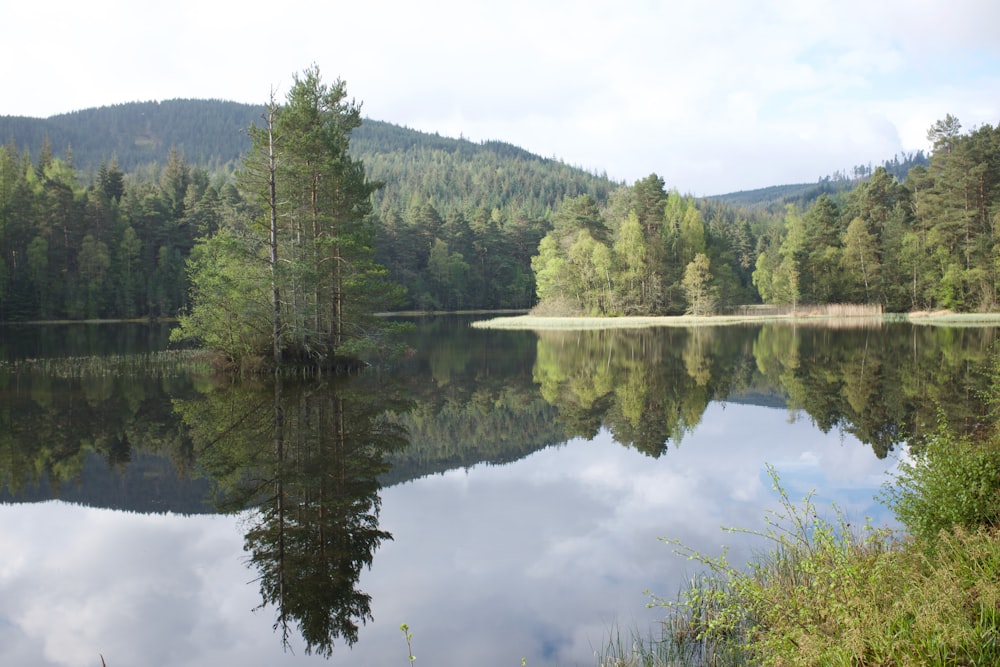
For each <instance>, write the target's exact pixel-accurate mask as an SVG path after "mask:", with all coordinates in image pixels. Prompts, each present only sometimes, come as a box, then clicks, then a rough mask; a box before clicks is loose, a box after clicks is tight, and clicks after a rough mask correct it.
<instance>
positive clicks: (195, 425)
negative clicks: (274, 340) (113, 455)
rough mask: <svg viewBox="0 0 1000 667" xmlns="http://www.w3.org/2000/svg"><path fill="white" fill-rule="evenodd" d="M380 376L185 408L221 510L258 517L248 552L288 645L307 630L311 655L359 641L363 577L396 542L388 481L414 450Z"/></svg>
mask: <svg viewBox="0 0 1000 667" xmlns="http://www.w3.org/2000/svg"><path fill="white" fill-rule="evenodd" d="M373 379H374V378H369V379H367V380H365V379H357V378H335V379H331V380H327V381H325V382H319V383H310V384H304V383H290V382H287V381H283V380H281V379H277V380H275V381H273V382H271V383H269V384H252V383H250V384H248V383H240V384H232V385H227V386H223V387H215V388H212V389H211V390H208V391H206V393H205V394H204V395H203V396H201V397H199V398H198V399H194V400H183V401H176V402H175V409H176V410H177V411H178V412H179V413H180V414H181V415H182V417H183V420H184V422H185V423H186V424H187V425H188V427H189V429H190V432H191V435H192V438H193V442H194V445H195V448H196V451H197V452H198V454H199V460H200V462H201V464H202V466H203V467H204V468H205V469H206V470H207V471H208V472H209V474H210V475H211V476H212V477H213V478H214V480H215V481H216V483H217V484H218V488H219V499H218V504H219V507H220V509H222V510H224V511H230V512H235V511H242V510H249V511H248V512H247V519H248V525H249V528H248V529H247V532H246V535H245V538H244V550H245V551H246V552H247V553H248V554H249V563H250V565H251V566H252V567H253V568H254V569H255V570H256V571H257V573H258V581H259V583H260V592H261V596H262V603H261V606H262V607H264V606H268V605H270V606H272V607H273V608H274V609H275V613H276V618H275V624H274V627H275V630H276V631H278V632H280V634H281V638H282V642H283V643H284V644H285V646H286V647H287V646H289V645H290V643H291V636H292V632H293V628H294V627H295V626H297V628H298V631H299V632H300V633H301V635H302V638H303V640H304V642H305V647H306V648H305V651H306V653H313V652H315V653H317V654H320V655H323V656H326V657H329V656H330V655H331V654H332V652H333V646H334V642H335V641H336V640H341V641H343V642H345V643H346V644H348V645H352V644H354V643H355V642H356V641H357V639H358V628H359V623H361V624H363V623H365V622H366V621H368V620H370V619H371V598H370V596H369V595H368V594H366V593H364V592H363V591H361V590H359V589H358V581H359V578H360V575H361V571H362V569H364V568H365V567H370V566H371V563H372V559H373V557H374V553H375V550H376V549H377V548H378V547H379V545H380V544H381V543H382V541H383V540H386V539H391V535H390V534H389V533H387V532H385V531H383V530H380V529H379V526H378V514H379V507H380V499H379V496H378V491H379V488H380V486H379V481H378V477H379V475H381V474H383V473H385V472H386V471H388V469H389V464H388V463H387V462H386V456H387V454H388V453H390V452H392V451H395V450H399V449H402V448H403V447H405V446H406V444H407V435H406V432H405V430H404V429H403V428H402V427H400V426H399V425H398V424H397V423H395V422H393V421H392V420H390V419H388V418H387V416H386V415H387V412H388V411H394V412H397V413H398V412H402V411H404V410H405V409H406V405H405V404H404V403H403V402H402V401H401V400H399V399H398V398H397V397H396V396H395V395H394V392H392V391H390V390H389V389H388V388H387V387H385V386H382V387H378V388H376V387H374V386H373V385H372V384H371V381H372V380H373Z"/></svg>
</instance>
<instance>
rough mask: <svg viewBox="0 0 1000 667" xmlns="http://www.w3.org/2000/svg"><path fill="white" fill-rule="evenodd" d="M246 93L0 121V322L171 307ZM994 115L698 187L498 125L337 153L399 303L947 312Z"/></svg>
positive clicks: (239, 129)
mask: <svg viewBox="0 0 1000 667" xmlns="http://www.w3.org/2000/svg"><path fill="white" fill-rule="evenodd" d="M261 111H262V107H255V106H253V105H240V104H235V103H228V102H218V101H202V102H199V101H192V100H175V101H172V102H169V103H168V102H163V103H136V104H128V105H118V106H115V107H104V108H102V109H97V110H88V111H81V112H75V113H73V114H65V115H62V116H55V117H53V118H50V119H46V120H44V121H42V120H37V119H21V118H10V117H4V118H0V132H3V133H6V134H7V135H8V137H9V141H8V142H7V144H6V145H5V146H4V147H3V148H2V149H0V321H23V320H38V319H63V318H65V319H84V318H130V317H173V316H175V315H177V314H178V313H179V312H183V311H185V310H186V309H187V308H188V307H189V303H188V300H189V298H190V289H191V286H190V281H189V274H188V271H187V266H186V265H187V262H188V259H189V256H190V253H191V250H192V248H194V247H195V244H196V241H197V240H198V239H201V238H205V237H207V236H209V235H211V234H213V233H214V232H215V231H216V230H217V229H219V228H220V226H224V225H225V224H226V223H227V221H232V220H241V219H242V220H247V219H250V218H252V217H253V210H254V206H255V205H256V204H253V205H252V204H251V203H250V201H248V200H247V199H245V196H246V195H245V193H241V192H240V191H239V190H238V189H237V187H236V185H235V179H234V178H233V170H234V169H235V168H236V166H237V165H238V164H239V162H240V156H245V154H246V150H247V147H248V146H249V136H248V132H247V131H246V130H247V127H248V126H249V125H250V123H251V122H256V123H258V124H259V123H260V118H259V116H260V113H261ZM98 128H103V129H100V130H99V129H98ZM997 134H998V132H997V130H996V129H995V128H993V127H990V126H984V127H982V128H978V129H975V130H974V131H972V132H970V133H967V134H962V133H961V126H960V124H959V123H958V121H957V120H956V119H954V118H952V117H950V116H949V117H948V118H947V119H945V120H943V121H940V122H939V123H938V124H937V125H935V127H934V128H931V131H930V132H929V135H928V137H929V139H930V140H931V142H932V143H933V146H934V147H933V151H932V154H931V156H930V158H929V159H928V158H926V157H925V156H924V155H923V154H922V153H916V154H912V155H903V156H902V158H900V157H899V156H897V157H894V158H893V159H892V160H890V161H887V162H886V163H885V164H883V165H882V166H880V167H876V168H874V169H872V168H870V167H856V168H855V170H854V174H853V176H852V177H850V178H849V177H848V176H846V175H836V176H835V177H827V178H825V179H820V181H819V183H817V184H813V185H809V186H801V187H799V186H778V187H776V188H772V189H768V191H767V192H757V193H756V194H753V195H752V196H751V194H752V193H736V194H734V195H732V196H727V197H716V198H710V199H696V198H694V197H689V196H684V195H681V194H680V193H679V192H677V191H676V190H672V189H669V188H668V185H667V184H666V183H665V182H664V181H663V179H662V178H660V177H659V176H657V175H656V174H651V175H650V176H649V177H647V178H645V179H641V180H639V181H637V182H636V183H634V184H633V185H631V186H625V185H623V184H619V183H614V182H612V181H610V180H609V179H607V178H606V177H605V176H603V175H597V174H592V173H588V172H586V171H583V170H580V169H576V168H573V167H570V166H568V165H565V164H563V163H561V162H559V161H557V160H552V159H544V158H540V157H538V156H534V155H532V154H530V153H528V152H526V151H524V150H522V149H519V148H517V147H515V146H512V145H509V144H505V143H502V142H495V141H491V142H482V143H474V142H470V141H466V140H464V139H450V138H445V137H440V136H437V135H430V134H426V133H422V132H417V131H414V130H410V129H406V128H400V127H397V126H393V125H390V124H388V123H381V122H378V121H372V120H366V121H364V122H363V123H362V124H361V126H360V127H358V128H357V129H356V130H355V131H354V132H353V133H352V134H351V144H350V154H351V156H352V158H353V159H355V160H359V161H361V162H362V163H363V164H364V167H365V170H366V174H367V177H368V178H369V179H370V180H371V181H372V182H377V183H381V184H382V187H381V188H380V189H379V190H377V191H376V192H375V194H374V195H373V202H372V204H373V206H372V213H371V214H370V215H369V216H368V219H367V221H366V224H367V225H368V226H369V228H370V229H371V234H372V239H373V243H374V262H375V263H376V264H378V265H381V266H384V267H386V268H387V269H388V276H387V277H388V279H390V280H391V281H394V282H395V283H398V284H400V285H402V286H403V287H404V288H405V290H406V293H405V297H404V299H403V301H402V303H400V304H399V306H400V307H403V308H419V309H444V310H455V309H473V308H487V309H499V308H518V309H524V308H530V307H533V306H535V305H536V304H537V302H538V300H539V299H541V300H542V301H543V303H544V305H545V306H547V307H548V309H549V312H586V313H615V314H621V313H625V314H628V313H657V314H675V313H682V312H690V313H698V314H703V313H710V312H716V311H718V310H720V309H722V308H724V307H726V306H732V305H737V304H746V303H760V302H764V303H774V304H790V305H793V306H797V305H799V304H811V303H838V302H856V303H871V304H880V305H882V306H883V307H884V308H886V309H888V310H896V311H904V310H911V309H938V308H949V309H953V310H959V311H962V310H989V309H992V308H993V307H994V306H995V304H996V292H997V281H998V279H1000V276H998V275H997V270H996V268H995V264H996V262H994V261H993V257H994V255H995V254H996V253H997V252H998V248H997V245H996V242H995V232H994V225H995V223H996V216H997V204H996V199H997V183H998V182H1000V167H998V165H1000V141H998V139H997ZM88 137H89V138H88ZM101 137H103V139H101ZM97 142H100V144H98V143H97ZM167 142H170V144H169V146H168V145H166V144H167ZM101 146H103V152H101V148H100V147H101ZM56 147H58V148H56ZM163 155H165V156H166V157H160V156H163ZM234 156H235V157H234ZM907 170H908V171H907ZM904 172H907V174H908V175H907V176H906V177H905V178H901V177H900V176H899V175H901V174H903V173H904ZM894 174H895V175H894ZM788 188H791V189H790V190H789V189H788Z"/></svg>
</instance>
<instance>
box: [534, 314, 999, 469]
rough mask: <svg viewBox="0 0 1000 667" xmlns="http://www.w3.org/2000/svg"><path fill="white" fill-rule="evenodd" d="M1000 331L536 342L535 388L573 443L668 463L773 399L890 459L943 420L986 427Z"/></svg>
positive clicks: (844, 331) (711, 332)
mask: <svg viewBox="0 0 1000 667" xmlns="http://www.w3.org/2000/svg"><path fill="white" fill-rule="evenodd" d="M994 337H995V330H993V329H989V328H969V329H943V328H937V327H923V328H922V327H914V326H911V325H905V324H901V325H887V326H881V327H874V328H873V327H857V328H830V327H824V326H795V325H792V324H785V323H782V324H767V325H763V326H753V327H750V326H747V327H742V326H731V327H711V328H710V327H703V328H690V329H683V328H676V329H674V328H666V329H645V330H605V331H573V332H565V331H549V332H541V333H539V334H538V350H537V354H536V360H535V367H534V379H535V382H536V383H537V384H538V385H539V391H540V393H541V395H542V396H543V397H544V398H545V399H546V400H547V401H548V402H549V403H551V404H552V405H554V406H556V407H557V408H558V410H559V415H560V420H561V422H562V423H563V425H564V426H565V429H566V435H567V437H584V438H592V437H593V436H594V435H596V434H597V432H598V430H599V429H601V428H607V429H608V430H609V431H610V432H611V433H612V435H613V436H614V437H615V439H616V440H617V441H618V442H620V443H622V444H624V445H626V446H630V447H635V448H636V449H637V450H639V451H642V452H644V453H646V454H648V455H650V456H654V457H658V456H661V455H662V454H664V453H665V452H666V451H667V449H668V447H669V443H670V442H671V441H673V442H674V443H675V445H676V444H677V443H679V442H680V441H681V439H682V437H683V436H684V434H685V433H687V432H689V431H690V430H692V429H693V428H694V427H696V426H697V425H698V424H699V423H700V421H701V419H702V415H703V414H704V411H705V409H706V407H707V406H708V404H709V403H710V402H711V401H741V400H748V399H745V398H744V397H746V396H757V397H758V399H757V400H759V397H761V396H770V397H772V400H771V402H779V401H780V402H783V403H784V404H785V405H786V406H787V407H788V409H789V410H791V411H792V415H793V417H794V416H796V415H798V414H800V413H802V412H804V413H805V414H807V415H808V416H809V418H810V419H812V421H813V422H814V423H815V424H816V426H817V427H818V428H820V429H821V430H822V431H824V432H829V431H830V430H831V429H841V430H843V431H844V432H846V433H851V434H853V435H855V436H856V437H857V438H858V439H859V440H860V441H861V442H863V443H865V444H868V445H870V446H871V447H872V449H873V451H874V452H875V454H876V455H877V456H879V457H884V456H886V455H887V454H888V452H890V451H891V450H892V449H893V448H894V447H896V446H897V445H899V444H900V443H902V442H904V441H906V442H910V443H911V444H916V445H919V443H920V442H921V441H922V439H923V437H924V436H925V435H926V434H928V433H930V432H931V431H932V430H933V428H934V427H935V425H936V424H937V423H938V421H939V414H943V415H944V417H945V418H946V420H947V422H948V423H949V424H951V425H953V427H955V428H956V429H957V430H958V431H959V432H969V431H971V430H974V429H975V428H977V427H978V426H979V425H980V424H981V423H982V422H983V419H984V415H985V406H984V404H983V396H984V391H985V389H986V386H987V383H988V376H987V371H988V369H989V367H990V358H991V354H992V351H991V347H992V344H993V340H994Z"/></svg>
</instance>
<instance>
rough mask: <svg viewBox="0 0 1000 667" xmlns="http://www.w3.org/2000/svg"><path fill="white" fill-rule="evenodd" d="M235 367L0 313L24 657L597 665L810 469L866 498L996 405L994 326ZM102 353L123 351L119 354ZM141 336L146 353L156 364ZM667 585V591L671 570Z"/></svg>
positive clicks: (11, 605)
mask: <svg viewBox="0 0 1000 667" xmlns="http://www.w3.org/2000/svg"><path fill="white" fill-rule="evenodd" d="M415 321H416V323H417V327H416V329H415V331H414V332H413V333H412V334H410V336H409V340H408V344H409V345H410V346H411V353H410V354H408V355H407V357H406V358H405V359H404V360H403V361H401V362H399V363H397V364H395V365H385V366H379V367H376V368H374V369H373V370H371V371H370V372H367V373H365V374H363V375H361V376H357V377H350V378H322V379H320V380H317V381H309V382H294V381H291V380H283V381H281V382H277V383H276V382H273V381H269V382H267V381H254V380H243V381H223V380H219V379H213V378H211V377H209V376H207V375H203V374H198V373H192V372H190V371H189V369H187V368H186V367H185V366H183V365H182V364H179V363H177V362H176V359H175V358H174V357H171V356H169V355H168V356H158V355H152V356H151V357H149V356H146V353H148V352H156V351H158V350H162V349H163V348H165V347H166V346H167V343H166V340H167V333H168V329H167V328H166V327H160V326H157V327H144V326H140V325H66V326H46V327H6V328H0V395H2V403H0V664H5V665H7V664H9V665H100V664H101V656H103V658H104V660H106V662H107V665H108V667H118V666H120V665H139V664H141V665H171V666H177V665H183V666H196V665H197V666H201V665H204V666H208V665H212V666H218V665H239V666H257V665H260V666H263V665H269V666H270V665H274V664H300V663H302V664H306V663H315V664H326V663H329V664H335V665H345V666H353V665H385V664H400V665H401V664H406V663H407V662H408V659H407V658H408V655H409V653H408V648H407V643H406V637H405V636H404V635H403V633H402V632H401V631H400V625H401V624H403V623H406V624H407V625H408V626H409V628H410V631H411V632H412V651H413V654H414V655H415V656H416V660H417V661H416V664H418V665H422V664H426V665H431V664H434V665H468V664H475V665H485V666H487V667H489V666H493V665H496V666H498V667H499V666H512V665H519V664H521V660H522V658H524V659H525V660H526V664H527V665H529V666H536V665H537V666H541V665H593V664H596V658H595V652H598V651H600V650H601V648H602V646H603V645H604V642H605V641H606V640H607V638H608V636H609V634H610V633H612V632H621V633H622V634H623V635H625V636H628V635H630V634H631V633H633V632H639V633H642V634H645V633H647V632H649V631H650V630H652V629H655V627H656V623H657V620H658V619H659V618H662V616H663V613H664V612H663V610H662V609H657V608H652V609H648V608H647V603H648V602H649V601H650V600H651V598H650V595H649V594H650V593H652V594H656V595H659V596H662V597H666V598H673V597H674V596H675V594H676V592H677V591H678V589H679V588H680V587H681V586H682V585H683V583H684V581H685V580H687V579H688V578H689V577H690V576H691V575H692V574H693V573H695V572H696V567H695V564H694V563H692V562H689V561H687V560H685V559H683V558H681V557H679V556H677V555H675V554H674V553H673V547H672V546H671V545H669V544H666V543H665V542H664V541H662V540H661V539H659V538H669V539H676V540H680V541H681V542H682V543H684V544H686V545H688V546H690V547H693V548H695V549H698V550H701V551H703V552H705V553H707V554H710V555H718V554H719V553H721V550H722V548H723V545H725V546H726V547H727V548H728V549H729V552H728V553H729V559H730V561H731V562H734V563H741V562H745V561H746V560H748V559H750V558H751V557H752V556H753V554H754V553H755V552H756V551H757V550H759V549H760V548H761V547H762V546H764V544H763V542H762V540H761V539H760V538H757V537H754V536H753V535H748V534H744V533H739V532H737V533H732V532H726V531H724V530H722V528H723V527H738V528H748V529H763V528H764V521H763V519H764V516H765V513H766V512H767V511H769V510H774V509H776V508H778V507H779V503H778V494H777V493H776V491H775V490H774V488H773V486H772V480H771V477H770V475H769V472H768V469H769V467H770V468H773V469H774V470H775V472H776V474H777V475H778V477H779V478H780V481H781V484H782V486H783V487H784V488H785V489H786V490H787V491H788V493H789V495H790V496H791V497H792V499H794V500H798V499H799V498H801V497H803V496H804V495H806V494H808V493H811V492H814V493H815V502H816V503H817V505H818V506H819V507H820V508H823V509H829V508H831V506H832V504H833V503H836V506H837V507H838V508H840V511H841V512H843V513H844V514H845V515H846V516H847V517H848V518H849V519H850V520H851V521H852V522H857V524H858V525H860V524H862V523H863V522H864V521H865V520H866V518H870V519H871V521H872V522H873V523H875V524H876V525H884V524H890V525H891V522H892V517H891V515H890V514H889V513H888V511H887V510H886V509H885V508H883V507H882V506H881V505H880V504H879V503H878V502H877V501H876V500H875V495H876V494H877V493H878V490H879V488H880V486H881V485H882V484H883V483H884V482H885V481H886V479H887V474H889V473H891V472H892V470H893V469H894V468H895V466H896V465H897V462H898V460H899V457H901V456H905V452H906V449H907V446H908V443H914V444H916V443H919V441H920V439H921V438H922V437H924V436H925V435H926V434H928V433H930V432H931V431H933V430H934V428H936V424H937V422H938V419H939V415H943V416H944V418H946V419H947V421H948V422H949V424H951V425H952V426H953V427H954V428H958V429H960V430H966V431H971V430H974V429H975V428H976V427H977V424H978V423H979V421H980V418H981V416H982V415H983V414H984V413H985V410H986V407H985V406H984V404H983V397H982V393H981V392H983V391H984V390H985V389H986V388H987V387H988V385H989V382H990V375H989V371H990V369H991V368H992V366H993V358H992V345H993V343H994V341H995V338H996V330H995V329H994V328H988V327H984V328H945V327H926V326H924V327H921V326H914V325H910V324H902V323H900V324H883V325H881V326H869V327H857V328H830V327H822V326H815V325H811V326H793V325H790V324H769V325H763V326H761V325H757V326H728V327H712V328H708V327H706V328H693V329H656V330H652V329H647V330H635V331H629V330H615V331H587V332H543V333H533V332H523V331H520V332H519V331H505V332H500V331H488V330H478V329H472V328H470V327H469V326H468V325H469V322H470V319H469V318H467V317H457V316H456V317H429V318H420V319H417V320H415ZM87 355H100V356H101V358H100V359H94V358H92V357H90V358H85V357H87ZM137 360H138V361H137ZM647 591H648V592H647Z"/></svg>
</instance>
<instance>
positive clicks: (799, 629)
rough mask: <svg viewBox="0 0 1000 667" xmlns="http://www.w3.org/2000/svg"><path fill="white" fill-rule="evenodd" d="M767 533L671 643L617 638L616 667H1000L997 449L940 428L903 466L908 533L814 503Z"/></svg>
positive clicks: (695, 601) (697, 585) (672, 624)
mask: <svg viewBox="0 0 1000 667" xmlns="http://www.w3.org/2000/svg"><path fill="white" fill-rule="evenodd" d="M771 476H772V479H773V480H774V482H775V489H776V490H777V491H778V493H779V495H780V498H781V507H782V509H781V510H780V511H778V512H777V513H775V514H774V515H769V516H768V517H767V520H766V522H765V523H766V528H765V529H764V530H763V531H749V532H754V533H756V534H758V535H762V536H764V537H765V538H767V539H768V540H769V541H770V544H771V548H770V550H769V551H768V552H767V553H765V554H763V555H761V556H760V557H759V558H758V559H756V560H755V561H754V562H751V563H749V564H747V565H745V566H740V567H736V566H733V565H731V564H729V563H728V562H727V561H726V559H725V556H711V555H705V554H701V553H696V552H693V551H691V550H690V549H687V548H685V547H684V546H683V545H677V544H676V543H672V544H674V546H675V550H676V552H677V553H678V554H680V555H682V556H685V557H687V558H689V559H692V560H693V561H695V562H697V563H699V564H700V565H701V570H700V572H699V574H697V575H696V576H695V577H694V578H693V579H692V580H691V583H690V585H689V586H687V587H686V588H684V589H683V590H681V591H680V593H679V594H678V596H677V598H676V599H673V600H664V599H656V600H654V604H656V605H659V606H662V607H663V608H664V612H665V615H664V621H663V624H662V629H661V634H660V635H659V636H657V637H648V638H644V639H643V638H636V637H632V638H631V640H630V641H622V639H621V637H620V635H619V634H617V633H616V636H614V637H612V639H611V640H610V641H608V643H607V646H606V649H605V651H604V654H603V655H602V656H600V660H599V662H600V664H601V665H602V666H604V665H607V666H611V665H621V666H624V665H647V666H653V665H662V666H666V665H675V666H676V665H704V666H709V665H711V666H718V665H774V666H786V665H789V666H792V665H851V666H857V667H865V666H868V665H871V666H875V665H879V666H882V665H886V666H900V667H903V666H909V665H914V666H916V665H931V666H941V667H944V666H946V665H997V664H1000V438H998V437H997V436H996V435H995V433H991V434H990V435H989V436H987V437H984V438H980V439H978V440H975V441H974V440H971V439H961V438H957V437H955V436H952V435H950V434H949V433H948V431H947V428H945V427H942V428H941V429H939V432H938V434H937V436H936V437H935V438H933V439H932V440H931V442H930V443H929V444H928V445H927V447H926V449H924V450H922V451H921V452H919V453H917V454H916V455H915V456H914V458H913V459H912V461H906V462H903V464H902V465H901V472H900V473H899V476H898V477H897V478H896V479H894V480H893V481H892V482H891V483H889V484H887V485H886V487H885V490H884V493H883V497H882V499H883V500H884V501H885V502H886V503H887V504H888V505H889V506H890V507H891V508H892V509H893V510H894V512H895V513H896V515H897V518H899V520H900V522H901V523H902V525H903V526H904V527H905V531H901V532H890V531H888V530H886V529H875V528H872V527H871V526H864V527H862V528H858V527H856V526H852V525H851V524H850V523H848V522H847V521H846V520H845V519H844V518H843V517H842V516H840V515H839V513H837V512H834V514H835V516H834V518H833V519H830V520H827V519H825V518H823V517H822V516H821V515H820V512H819V511H818V510H817V508H816V507H815V506H814V505H813V503H812V501H811V499H810V498H808V497H807V498H806V499H804V500H803V501H801V502H800V503H792V502H791V501H790V500H789V498H788V497H787V496H786V495H785V492H784V491H783V490H782V488H781V485H780V484H779V482H778V479H777V477H776V475H775V473H774V472H773V470H772V471H771Z"/></svg>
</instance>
